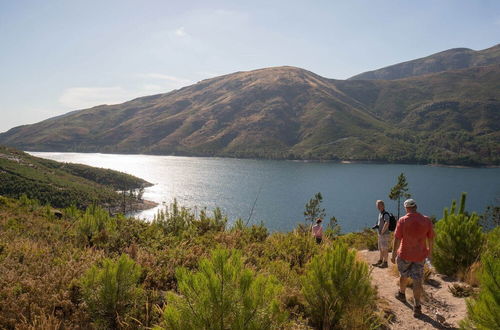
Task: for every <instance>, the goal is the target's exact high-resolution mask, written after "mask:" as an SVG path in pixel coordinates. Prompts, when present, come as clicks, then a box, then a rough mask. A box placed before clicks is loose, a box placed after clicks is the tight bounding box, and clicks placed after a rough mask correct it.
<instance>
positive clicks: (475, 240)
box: [432, 193, 484, 276]
mask: <svg viewBox="0 0 500 330" xmlns="http://www.w3.org/2000/svg"><path fill="white" fill-rule="evenodd" d="M465 199H466V194H465V193H463V194H462V196H461V199H460V205H459V207H458V208H457V204H456V201H453V202H452V205H451V209H450V210H449V211H448V209H445V210H444V217H443V219H441V220H439V221H438V222H437V224H436V226H435V227H436V238H435V243H434V249H433V255H432V259H433V265H434V267H435V268H436V270H437V271H438V272H439V273H442V274H445V275H448V276H455V275H460V274H462V275H463V274H466V273H467V271H468V268H469V267H470V266H471V265H472V264H473V263H474V262H476V261H477V260H479V255H480V253H481V249H482V247H483V244H484V234H483V231H482V228H481V226H480V225H479V223H478V220H479V218H478V216H477V214H475V213H473V214H471V215H469V214H467V213H466V212H465Z"/></svg>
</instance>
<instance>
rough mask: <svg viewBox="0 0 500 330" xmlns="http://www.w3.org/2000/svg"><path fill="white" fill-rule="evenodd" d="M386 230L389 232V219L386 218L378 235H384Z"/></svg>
mask: <svg viewBox="0 0 500 330" xmlns="http://www.w3.org/2000/svg"><path fill="white" fill-rule="evenodd" d="M384 220H385V218H384ZM388 230H389V217H387V220H385V221H384V227H382V230H381V231H380V234H382V235H384V234H385V233H387V231H388Z"/></svg>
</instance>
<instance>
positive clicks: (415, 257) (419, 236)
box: [394, 212, 434, 262]
mask: <svg viewBox="0 0 500 330" xmlns="http://www.w3.org/2000/svg"><path fill="white" fill-rule="evenodd" d="M394 236H395V237H396V238H398V239H400V240H401V245H400V246H399V249H398V255H399V257H401V258H403V259H404V260H406V261H411V262H421V261H424V260H425V258H426V257H427V256H429V249H428V248H427V244H426V240H427V238H429V239H430V238H433V237H434V230H433V229H432V222H431V220H430V219H429V218H428V217H426V216H424V215H422V214H420V213H417V212H415V213H408V214H406V215H405V216H403V217H401V218H400V219H399V221H398V224H397V226H396V231H395V232H394Z"/></svg>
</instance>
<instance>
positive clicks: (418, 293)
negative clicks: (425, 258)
mask: <svg viewBox="0 0 500 330" xmlns="http://www.w3.org/2000/svg"><path fill="white" fill-rule="evenodd" d="M423 291H424V288H423V286H422V279H420V280H413V297H414V298H415V306H420V298H422V293H423Z"/></svg>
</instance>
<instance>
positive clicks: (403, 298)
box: [395, 290, 406, 302]
mask: <svg viewBox="0 0 500 330" xmlns="http://www.w3.org/2000/svg"><path fill="white" fill-rule="evenodd" d="M395 297H396V299H397V300H399V301H402V302H406V295H405V294H404V293H401V291H399V290H398V293H396V295H395Z"/></svg>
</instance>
